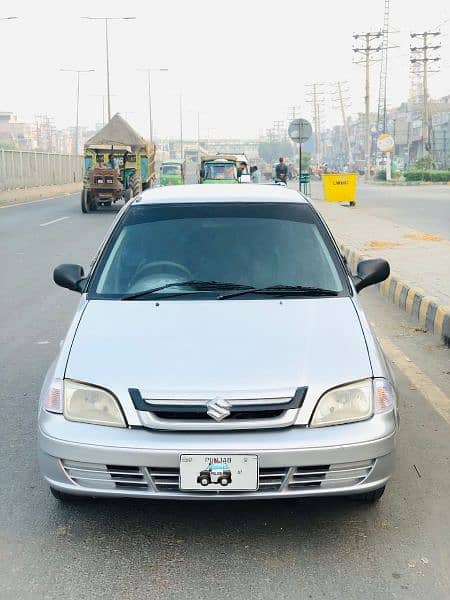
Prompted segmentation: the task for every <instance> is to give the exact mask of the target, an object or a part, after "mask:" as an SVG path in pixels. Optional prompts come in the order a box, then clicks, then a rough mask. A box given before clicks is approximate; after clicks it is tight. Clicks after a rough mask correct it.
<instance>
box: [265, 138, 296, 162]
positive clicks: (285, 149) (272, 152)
mask: <svg viewBox="0 0 450 600" xmlns="http://www.w3.org/2000/svg"><path fill="white" fill-rule="evenodd" d="M258 154H259V156H260V157H261V158H262V159H263V161H264V162H266V163H273V162H276V161H278V159H279V158H280V156H282V157H283V158H292V157H293V152H292V144H291V143H290V142H261V143H260V144H259V146H258Z"/></svg>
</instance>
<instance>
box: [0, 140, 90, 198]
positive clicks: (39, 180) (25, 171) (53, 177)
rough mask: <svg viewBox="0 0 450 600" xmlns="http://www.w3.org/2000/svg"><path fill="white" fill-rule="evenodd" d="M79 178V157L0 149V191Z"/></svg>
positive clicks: (81, 170) (80, 177)
mask: <svg viewBox="0 0 450 600" xmlns="http://www.w3.org/2000/svg"><path fill="white" fill-rule="evenodd" d="M82 180H83V158H82V157H81V156H73V155H70V154H52V153H49V152H33V151H22V150H1V149H0V190H11V189H15V188H28V187H34V186H42V185H61V184H64V183H77V182H81V181H82Z"/></svg>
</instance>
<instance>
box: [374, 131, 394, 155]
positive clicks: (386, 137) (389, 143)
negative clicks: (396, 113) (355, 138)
mask: <svg viewBox="0 0 450 600" xmlns="http://www.w3.org/2000/svg"><path fill="white" fill-rule="evenodd" d="M394 145H395V142H394V138H393V137H392V135H390V134H389V133H382V134H381V135H379V136H378V139H377V148H378V150H380V151H381V152H392V150H393V149H394Z"/></svg>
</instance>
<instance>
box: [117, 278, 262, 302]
mask: <svg viewBox="0 0 450 600" xmlns="http://www.w3.org/2000/svg"><path fill="white" fill-rule="evenodd" d="M184 286H186V287H193V288H195V291H209V290H247V289H249V288H251V286H250V285H241V284H240V283H230V282H228V281H199V280H197V279H190V280H188V281H173V282H172V283H166V284H164V285H160V286H158V287H154V288H150V289H148V290H142V291H141V292H135V293H134V294H125V296H122V297H121V298H120V299H121V300H134V299H135V298H141V297H142V296H147V295H151V294H154V293H155V292H159V291H161V290H166V289H167V288H171V287H184Z"/></svg>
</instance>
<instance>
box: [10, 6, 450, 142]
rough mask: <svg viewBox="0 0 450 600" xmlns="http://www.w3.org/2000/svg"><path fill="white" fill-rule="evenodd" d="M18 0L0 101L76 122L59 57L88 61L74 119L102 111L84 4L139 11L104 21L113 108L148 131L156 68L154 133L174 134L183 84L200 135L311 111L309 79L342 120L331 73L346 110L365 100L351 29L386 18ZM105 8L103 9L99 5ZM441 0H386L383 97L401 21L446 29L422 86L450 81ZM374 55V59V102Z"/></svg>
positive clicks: (59, 121) (99, 44) (95, 34)
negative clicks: (342, 89) (344, 91)
mask: <svg viewBox="0 0 450 600" xmlns="http://www.w3.org/2000/svg"><path fill="white" fill-rule="evenodd" d="M97 4H98V3H93V2H91V1H89V2H88V1H86V0H77V2H67V0H66V1H64V0H60V1H56V0H39V1H36V0H15V2H13V3H12V2H8V3H6V2H2V3H0V18H1V17H6V16H10V15H13V16H18V17H19V19H18V20H12V21H1V20H0V81H1V85H0V111H11V112H14V113H15V114H17V116H18V118H19V119H20V120H25V121H34V116H35V115H36V114H43V113H48V114H49V115H50V116H52V117H53V118H54V120H55V124H56V126H57V127H58V128H64V127H68V126H71V125H73V124H74V122H75V105H76V87H75V74H73V73H67V72H61V71H60V70H59V69H61V68H75V69H76V68H78V69H95V71H94V72H93V73H86V74H82V78H81V93H80V124H81V125H84V126H88V127H94V126H95V125H96V124H97V123H101V122H102V120H103V119H102V98H101V95H102V94H105V93H106V81H105V63H106V59H105V38H104V24H103V22H100V21H88V20H83V19H81V18H80V17H82V16H106V15H108V16H111V17H120V16H136V17H137V18H136V20H125V21H124V20H122V21H112V22H111V23H110V28H109V36H110V63H111V92H112V93H113V94H114V96H112V98H111V104H112V114H114V113H115V112H120V113H121V114H122V115H123V116H124V117H125V118H126V119H127V120H129V121H130V123H131V124H132V125H133V126H135V127H136V128H137V129H138V131H139V132H140V133H142V134H144V135H146V134H147V133H148V129H149V125H148V96H147V83H146V81H147V80H146V74H145V73H143V72H140V71H138V69H139V68H146V67H152V68H167V69H169V71H168V72H155V73H153V74H152V107H153V123H154V135H155V136H156V137H157V136H174V137H176V136H178V135H179V129H180V117H179V114H180V111H179V100H180V93H181V94H182V105H183V130H184V131H183V133H184V136H185V137H186V138H189V137H192V138H196V136H197V117H198V114H200V136H201V137H205V138H206V137H242V138H250V137H257V136H259V135H261V134H264V133H265V132H266V129H267V128H269V127H271V126H272V123H273V121H275V120H285V119H286V118H287V115H288V111H289V107H292V106H293V105H295V106H297V107H298V109H297V113H298V116H302V117H305V118H307V119H310V118H311V116H312V114H311V105H310V104H309V103H308V102H307V95H308V94H307V91H308V88H307V85H308V84H310V83H312V82H321V83H324V84H325V85H324V86H323V87H322V89H323V91H324V104H323V106H324V125H325V126H332V125H334V124H336V123H338V122H339V118H340V116H339V113H338V112H337V110H335V109H334V108H333V102H332V100H331V97H332V94H331V89H332V87H333V86H332V85H330V84H332V83H333V82H335V81H337V80H341V81H348V88H349V94H348V95H349V99H350V100H349V109H348V110H349V113H356V112H358V111H363V110H364V69H363V67H362V65H355V64H353V61H354V58H355V56H354V53H353V51H352V45H353V43H354V40H353V38H352V35H353V33H355V32H357V33H361V32H366V31H377V30H379V29H380V28H381V26H382V19H383V8H384V0H340V1H339V2H337V1H336V0H321V1H320V2H310V1H305V0H283V2H281V1H280V0H272V1H268V0H247V1H246V2H222V1H219V0H216V1H215V2H214V1H212V0H209V1H205V0H136V1H135V2H134V3H132V2H129V3H124V2H123V1H122V2H119V1H117V0H109V1H108V2H107V3H103V6H102V8H97ZM105 10H106V13H105V12H104V11H105ZM449 19H450V4H449V2H448V0H428V1H427V2H425V3H424V2H422V1H419V0H391V30H392V31H397V33H395V34H393V35H392V36H391V42H392V44H393V45H398V46H399V48H395V49H392V50H391V51H390V72H389V80H388V104H389V105H391V106H395V105H398V104H399V103H400V102H401V101H402V100H404V99H406V98H407V96H408V91H409V43H410V38H409V33H410V32H411V31H420V32H422V31H424V30H425V29H429V28H436V26H438V25H439V24H440V23H443V24H442V26H441V28H440V29H441V31H442V35H441V36H440V42H441V43H442V48H441V49H440V52H439V53H440V56H441V57H442V60H441V65H440V69H441V70H440V72H439V73H436V74H432V75H431V76H430V86H429V87H430V95H431V96H432V97H439V96H443V95H445V94H449V93H450V36H449V32H450V28H449ZM378 77H379V65H378V64H374V65H373V66H372V68H371V79H372V83H373V85H372V93H371V97H372V107H373V108H374V110H376V101H377V94H378V89H377V88H378Z"/></svg>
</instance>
